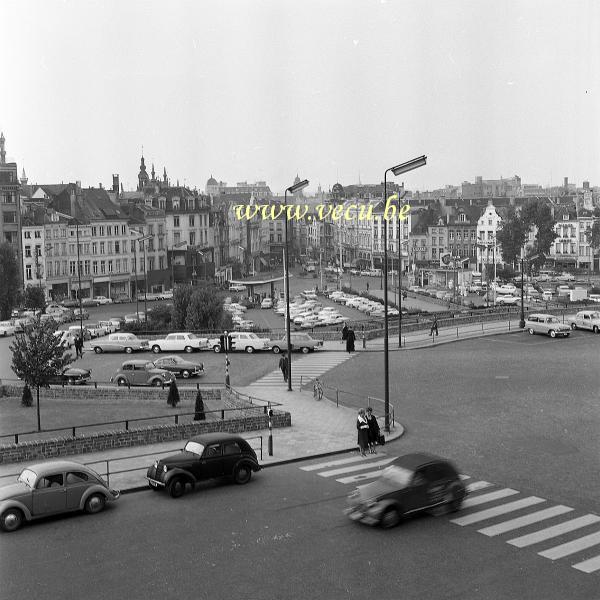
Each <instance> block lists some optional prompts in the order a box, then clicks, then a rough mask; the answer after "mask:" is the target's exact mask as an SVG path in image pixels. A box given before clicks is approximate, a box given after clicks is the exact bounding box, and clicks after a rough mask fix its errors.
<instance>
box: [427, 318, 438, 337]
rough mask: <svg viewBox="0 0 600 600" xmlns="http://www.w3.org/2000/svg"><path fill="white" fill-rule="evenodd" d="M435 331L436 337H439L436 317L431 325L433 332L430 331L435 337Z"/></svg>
mask: <svg viewBox="0 0 600 600" xmlns="http://www.w3.org/2000/svg"><path fill="white" fill-rule="evenodd" d="M434 331H435V335H438V322H437V316H436V315H433V321H432V323H431V330H430V331H429V335H433V332H434Z"/></svg>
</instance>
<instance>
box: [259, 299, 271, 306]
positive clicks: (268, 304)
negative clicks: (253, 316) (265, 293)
mask: <svg viewBox="0 0 600 600" xmlns="http://www.w3.org/2000/svg"><path fill="white" fill-rule="evenodd" d="M260 307H261V308H273V300H271V298H263V300H262V302H261V303H260Z"/></svg>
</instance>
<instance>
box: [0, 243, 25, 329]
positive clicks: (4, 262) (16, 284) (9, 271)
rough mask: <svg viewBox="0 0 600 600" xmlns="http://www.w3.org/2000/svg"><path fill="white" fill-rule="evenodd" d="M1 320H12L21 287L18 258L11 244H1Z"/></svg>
mask: <svg viewBox="0 0 600 600" xmlns="http://www.w3.org/2000/svg"><path fill="white" fill-rule="evenodd" d="M0 281H1V282H2V285H1V286H0V319H1V320H3V321H5V320H6V319H9V318H10V313H11V312H12V309H13V308H14V307H15V306H16V299H17V296H18V293H19V289H20V287H21V281H20V278H19V267H18V265H17V257H16V255H15V251H14V248H13V247H12V245H11V244H9V243H7V242H4V243H2V244H0Z"/></svg>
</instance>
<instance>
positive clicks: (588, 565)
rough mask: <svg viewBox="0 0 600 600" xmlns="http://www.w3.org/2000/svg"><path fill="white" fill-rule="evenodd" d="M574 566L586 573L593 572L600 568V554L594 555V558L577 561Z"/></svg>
mask: <svg viewBox="0 0 600 600" xmlns="http://www.w3.org/2000/svg"><path fill="white" fill-rule="evenodd" d="M573 568H574V569H578V570H579V571H583V572H584V573H593V572H594V571H597V570H598V569H600V556H594V558H590V559H588V560H584V561H583V562H580V563H577V564H576V565H573Z"/></svg>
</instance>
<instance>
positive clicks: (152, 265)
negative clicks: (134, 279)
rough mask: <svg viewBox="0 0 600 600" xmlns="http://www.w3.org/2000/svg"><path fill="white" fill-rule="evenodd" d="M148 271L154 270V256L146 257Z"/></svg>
mask: <svg viewBox="0 0 600 600" xmlns="http://www.w3.org/2000/svg"><path fill="white" fill-rule="evenodd" d="M148 271H154V258H153V257H150V258H149V259H148Z"/></svg>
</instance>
